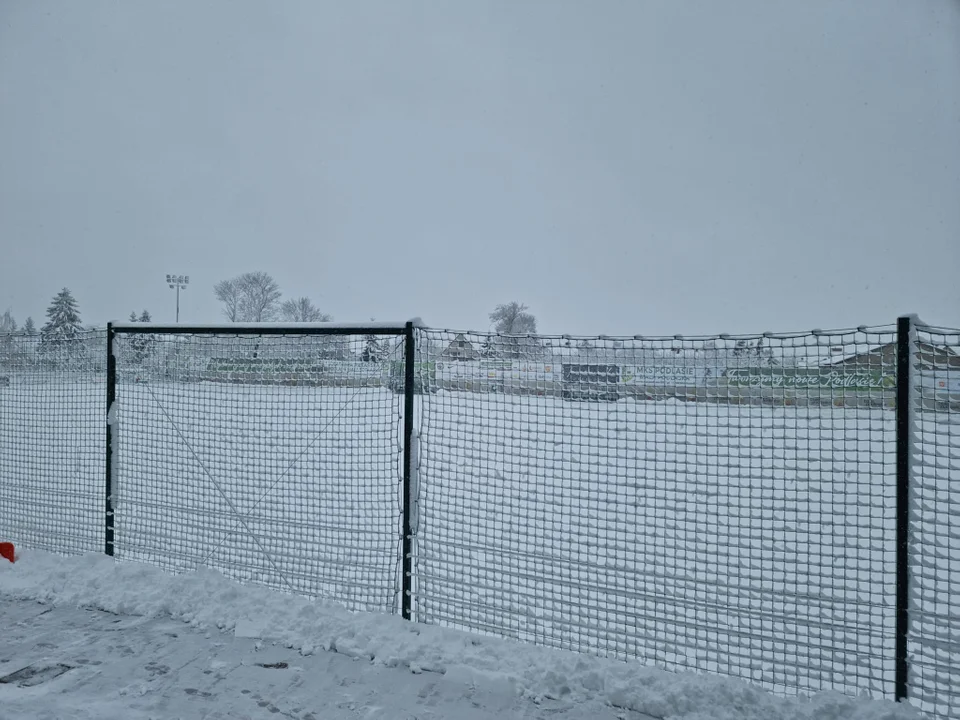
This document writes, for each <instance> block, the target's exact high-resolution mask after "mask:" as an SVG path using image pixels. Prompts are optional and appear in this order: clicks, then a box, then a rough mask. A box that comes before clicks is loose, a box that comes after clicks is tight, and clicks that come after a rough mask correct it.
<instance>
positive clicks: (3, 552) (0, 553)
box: [0, 542, 13, 562]
mask: <svg viewBox="0 0 960 720" xmlns="http://www.w3.org/2000/svg"><path fill="white" fill-rule="evenodd" d="M0 557H3V558H6V559H7V560H9V561H10V562H13V543H12V542H0Z"/></svg>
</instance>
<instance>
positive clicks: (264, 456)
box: [112, 325, 402, 612]
mask: <svg viewBox="0 0 960 720" xmlns="http://www.w3.org/2000/svg"><path fill="white" fill-rule="evenodd" d="M135 328H136V326H134V325H123V326H118V327H117V328H116V336H115V339H114V356H115V358H116V368H115V376H116V378H115V380H116V386H115V387H116V415H115V418H113V420H112V423H113V425H112V427H113V435H112V442H113V445H114V448H115V450H114V464H115V467H114V468H113V470H114V475H115V479H114V482H113V485H114V488H113V490H114V498H115V512H116V521H115V528H114V532H115V537H114V545H115V554H116V556H117V557H120V558H129V559H136V560H143V561H148V562H151V563H155V564H158V565H160V566H162V567H165V568H168V569H171V570H173V571H183V570H188V569H193V568H196V567H198V566H207V567H213V568H217V569H219V570H221V571H222V572H224V573H225V574H226V575H228V576H229V577H232V578H236V579H238V580H241V581H244V582H257V583H262V584H265V585H268V586H271V587H275V588H279V589H281V590H285V591H288V592H294V593H298V594H301V595H307V596H314V597H316V596H320V597H325V598H331V599H335V600H338V601H340V602H342V603H344V604H345V605H346V606H347V607H349V608H351V609H356V610H370V611H380V612H394V611H395V609H396V605H397V598H398V594H399V589H398V588H399V584H398V583H399V569H398V565H399V543H400V522H399V517H400V513H401V488H400V474H399V473H400V458H401V452H402V448H401V436H400V423H401V420H402V402H401V396H400V395H398V394H397V393H396V392H395V391H393V390H391V389H390V381H391V377H392V376H393V375H392V373H391V368H392V363H391V361H390V354H391V353H394V354H395V350H396V344H397V342H398V338H397V337H396V335H390V334H377V331H374V330H370V331H368V332H367V333H366V334H365V335H363V334H359V333H360V331H359V330H358V331H356V332H352V333H349V332H342V333H340V334H313V333H311V332H308V331H306V330H304V331H299V332H298V331H297V330H295V329H291V330H289V331H288V332H286V333H285V334H256V333H246V334H242V333H230V331H229V330H226V329H224V330H221V331H220V332H213V331H202V330H198V331H196V332H181V333H177V334H173V333H166V334H160V333H156V332H150V331H149V330H144V331H140V332H138V331H137V330H136V329H135Z"/></svg>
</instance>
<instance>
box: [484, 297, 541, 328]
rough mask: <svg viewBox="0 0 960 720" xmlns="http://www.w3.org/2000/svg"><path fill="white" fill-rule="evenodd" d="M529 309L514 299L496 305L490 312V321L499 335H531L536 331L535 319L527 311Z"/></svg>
mask: <svg viewBox="0 0 960 720" xmlns="http://www.w3.org/2000/svg"><path fill="white" fill-rule="evenodd" d="M529 309H530V308H528V307H527V306H526V305H524V304H522V303H519V302H517V301H516V300H514V301H513V302H509V303H505V304H503V305H497V307H496V309H495V310H494V311H493V312H492V313H490V322H492V323H493V327H494V329H495V330H496V331H497V332H498V333H500V334H501V335H533V334H535V333H536V332H537V319H536V318H535V317H534V316H533V313H530V312H527V311H528V310H529Z"/></svg>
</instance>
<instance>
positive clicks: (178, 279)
mask: <svg viewBox="0 0 960 720" xmlns="http://www.w3.org/2000/svg"><path fill="white" fill-rule="evenodd" d="M189 284H190V276H189V275H169V274H168V275H167V285H168V286H170V289H171V290H174V289H175V290H176V291H177V322H180V291H181V290H186V289H187V285H189Z"/></svg>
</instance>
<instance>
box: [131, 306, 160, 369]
mask: <svg viewBox="0 0 960 720" xmlns="http://www.w3.org/2000/svg"><path fill="white" fill-rule="evenodd" d="M151 319H152V318H151V317H150V313H149V312H148V311H147V310H144V311H143V312H142V313H140V317H137V313H136V312H131V313H130V322H142V323H148V322H150V320H151ZM129 338H130V339H129V341H128V342H129V344H130V350H131V352H132V358H131V359H132V360H133V362H134V364H136V365H142V364H143V361H144V360H146V359H147V356H148V355H149V354H150V350H151V348H152V347H153V343H154V336H153V335H147V334H146V333H133V334H131V335H130V336H129Z"/></svg>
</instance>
